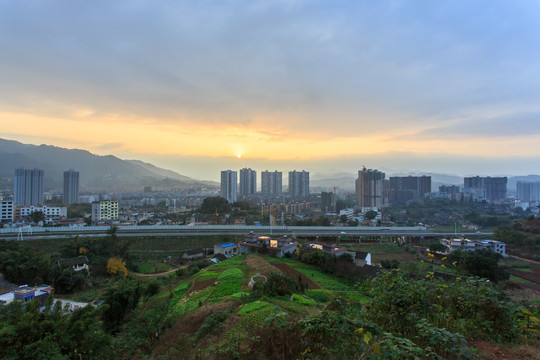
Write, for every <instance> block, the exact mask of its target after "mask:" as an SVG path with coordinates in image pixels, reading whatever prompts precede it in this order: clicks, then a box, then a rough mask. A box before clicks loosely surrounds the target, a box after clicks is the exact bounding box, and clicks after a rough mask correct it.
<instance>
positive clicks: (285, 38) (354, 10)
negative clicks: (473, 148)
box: [0, 0, 540, 137]
mask: <svg viewBox="0 0 540 360" xmlns="http://www.w3.org/2000/svg"><path fill="white" fill-rule="evenodd" d="M539 10H540V3H538V2H532V1H513V2H507V1H489V2H487V1H485V2H471V1H428V0H424V1H415V2H402V1H377V2H374V1H333V2H327V1H309V2H308V1H292V2H291V1H217V2H211V1H127V0H126V1H88V2H85V1H70V2H67V1H33V2H23V1H7V0H0V48H1V49H2V51H0V78H1V79H2V81H1V82H0V98H1V99H2V100H0V107H1V108H4V109H12V110H16V111H20V110H22V109H23V110H24V111H28V112H39V113H49V114H52V115H58V116H60V115H62V111H65V112H66V113H69V111H70V109H71V107H76V108H88V109H91V110H93V111H95V115H94V116H95V118H96V119H99V116H100V115H102V114H105V113H120V114H128V115H129V114H136V115H138V116H145V117H152V118H154V119H157V121H167V122H179V121H181V120H180V119H191V120H192V121H197V122H203V123H208V124H217V123H232V124H238V125H249V124H251V123H252V122H253V121H254V119H256V118H257V117H258V116H271V117H272V118H273V121H274V122H276V124H278V125H279V123H280V122H283V123H286V125H287V126H289V127H290V128H291V129H292V130H293V131H299V132H300V131H304V132H312V131H315V132H317V131H319V132H324V133H325V134H326V135H328V136H332V135H336V136H338V135H341V136H347V135H350V134H358V133H363V134H370V133H375V132H384V131H387V130H390V129H392V130H395V129H398V130H399V129H408V128H413V129H424V130H421V131H420V133H419V135H421V136H428V135H433V136H436V135H438V134H439V133H441V132H444V133H453V134H455V135H456V136H465V137H466V136H472V135H475V136H477V135H478V134H479V133H481V134H482V135H483V136H497V135H499V134H500V135H507V136H508V135H515V136H518V135H522V134H523V132H522V131H520V130H519V129H517V127H511V128H509V127H508V126H507V124H508V123H509V122H513V121H519V122H520V124H521V125H523V126H524V127H528V128H529V129H531V128H532V129H533V133H537V129H538V125H537V124H538V121H537V120H536V117H535V115H534V113H536V112H540V109H539V105H538V104H537V99H538V98H540V82H538V79H539V78H540V67H539V66H538V64H539V63H540V47H539V46H538V44H539V43H540V11H539ZM494 109H496V111H495V112H496V113H497V114H494V115H490V114H492V113H493V112H494ZM525 113H528V115H527V114H525ZM500 114H504V115H500ZM291 118H293V119H295V123H293V124H289V123H288V122H289V121H290V120H289V119H291ZM460 118H463V119H466V124H465V125H466V126H463V124H460V123H459V121H457V120H456V119H460ZM381 119H383V120H381ZM505 119H506V120H505ZM516 119H517V120H516ZM182 121H185V120H182ZM486 124H489V126H486ZM525 133H526V134H531V132H530V131H526V132H525Z"/></svg>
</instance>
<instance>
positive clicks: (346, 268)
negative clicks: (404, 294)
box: [298, 249, 377, 281]
mask: <svg viewBox="0 0 540 360" xmlns="http://www.w3.org/2000/svg"><path fill="white" fill-rule="evenodd" d="M298 260H299V261H301V262H303V263H306V264H310V265H315V266H317V267H319V268H320V269H321V270H322V271H324V272H325V273H327V274H332V275H336V276H339V277H342V278H344V279H348V280H351V281H355V280H359V279H362V278H365V277H366V276H368V275H369V276H373V275H375V274H376V272H377V270H376V269H373V268H371V267H369V266H368V267H358V266H356V264H354V262H353V258H352V256H351V255H349V254H342V255H340V256H335V255H332V254H325V253H323V252H322V251H320V250H309V249H304V251H302V253H301V254H300V255H299V256H298Z"/></svg>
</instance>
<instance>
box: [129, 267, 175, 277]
mask: <svg viewBox="0 0 540 360" xmlns="http://www.w3.org/2000/svg"><path fill="white" fill-rule="evenodd" d="M182 268H183V267H178V268H175V269H172V270H169V271H165V272H162V273H157V274H140V273H136V272H133V271H130V272H129V273H130V274H131V275H135V276H141V277H149V276H163V275H167V274H170V273H173V272H175V271H176V270H178V269H182Z"/></svg>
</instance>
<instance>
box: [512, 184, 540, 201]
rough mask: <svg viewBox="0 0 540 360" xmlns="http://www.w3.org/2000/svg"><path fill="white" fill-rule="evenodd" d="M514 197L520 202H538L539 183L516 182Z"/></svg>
mask: <svg viewBox="0 0 540 360" xmlns="http://www.w3.org/2000/svg"><path fill="white" fill-rule="evenodd" d="M516 195H517V198H518V200H521V201H539V200H540V182H539V181H535V182H529V181H518V182H517V184H516Z"/></svg>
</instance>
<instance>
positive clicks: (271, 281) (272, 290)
mask: <svg viewBox="0 0 540 360" xmlns="http://www.w3.org/2000/svg"><path fill="white" fill-rule="evenodd" d="M298 288H299V285H298V283H297V282H296V281H294V280H293V279H292V278H291V277H290V276H287V275H285V274H280V273H271V274H270V276H269V277H268V279H266V281H265V282H264V285H263V294H264V295H266V296H269V297H274V296H283V295H291V294H292V293H294V292H295V291H298Z"/></svg>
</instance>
